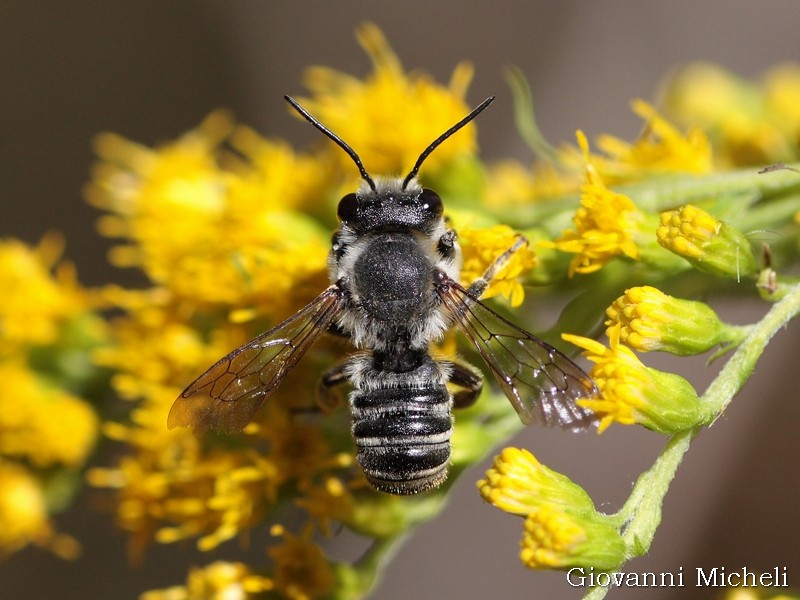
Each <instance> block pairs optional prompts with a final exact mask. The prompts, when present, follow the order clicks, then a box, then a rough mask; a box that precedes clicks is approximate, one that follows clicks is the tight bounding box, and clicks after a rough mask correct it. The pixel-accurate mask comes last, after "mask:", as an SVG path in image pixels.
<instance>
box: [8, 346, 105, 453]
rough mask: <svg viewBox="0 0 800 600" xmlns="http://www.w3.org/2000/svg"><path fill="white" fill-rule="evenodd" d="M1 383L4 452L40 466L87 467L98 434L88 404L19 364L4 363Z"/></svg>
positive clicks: (95, 418) (93, 415)
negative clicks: (86, 462) (86, 461)
mask: <svg viewBox="0 0 800 600" xmlns="http://www.w3.org/2000/svg"><path fill="white" fill-rule="evenodd" d="M0 381H2V382H3V393H2V394H0V454H2V455H5V456H15V457H24V458H26V459H28V460H30V461H31V463H33V464H34V465H36V466H40V467H48V466H52V465H54V464H62V465H67V466H70V467H79V466H81V465H83V463H84V461H85V460H86V458H87V456H88V454H89V451H90V450H91V449H92V448H93V447H94V442H95V439H96V437H97V433H98V422H97V417H96V416H95V414H94V411H92V409H91V408H90V407H89V405H88V404H86V403H85V402H84V401H83V400H81V399H80V398H77V397H75V396H72V395H71V394H69V393H67V392H65V391H64V390H62V389H60V388H57V387H54V386H53V385H52V384H49V383H48V382H46V381H45V380H43V379H41V378H39V377H38V376H37V375H36V374H35V373H34V372H32V371H30V370H29V369H28V368H27V367H24V366H23V365H20V364H18V363H16V362H12V361H9V362H0Z"/></svg>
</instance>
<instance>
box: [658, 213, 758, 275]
mask: <svg viewBox="0 0 800 600" xmlns="http://www.w3.org/2000/svg"><path fill="white" fill-rule="evenodd" d="M656 236H657V238H658V243H659V244H661V245H662V246H663V247H664V248H666V249H667V250H670V251H671V252H674V253H675V254H677V255H679V256H682V257H683V258H685V259H686V260H687V261H689V262H690V263H691V264H692V265H693V266H694V267H695V268H696V269H697V270H699V271H703V272H705V273H710V274H712V275H719V276H723V277H736V279H737V281H738V280H739V279H740V278H741V277H742V276H745V277H747V276H750V275H754V274H755V273H756V272H757V271H758V263H757V261H756V259H755V257H754V256H753V251H752V249H751V248H750V242H749V241H748V240H747V238H746V237H745V236H744V234H742V233H741V232H740V231H739V230H737V229H736V228H734V227H732V226H730V225H728V224H727V223H725V222H723V221H719V220H717V219H715V218H714V217H713V216H712V215H710V214H709V213H707V212H706V211H704V210H703V209H701V208H698V207H696V206H692V205H691V204H687V205H685V206H682V207H680V208H678V209H675V210H670V211H666V212H663V213H661V215H660V225H659V227H658V229H657V230H656Z"/></svg>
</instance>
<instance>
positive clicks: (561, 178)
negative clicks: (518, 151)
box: [483, 160, 579, 209]
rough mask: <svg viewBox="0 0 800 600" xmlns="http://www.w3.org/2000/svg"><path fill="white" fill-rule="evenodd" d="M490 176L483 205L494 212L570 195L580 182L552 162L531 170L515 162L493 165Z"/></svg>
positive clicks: (535, 166)
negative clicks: (502, 208) (504, 207)
mask: <svg viewBox="0 0 800 600" xmlns="http://www.w3.org/2000/svg"><path fill="white" fill-rule="evenodd" d="M486 177H487V182H486V191H485V197H484V199H483V203H484V204H485V205H486V206H487V207H489V208H493V209H496V208H497V207H501V206H507V207H509V208H511V207H513V206H515V205H519V204H525V203H528V202H536V201H539V200H548V199H552V198H558V197H560V196H566V195H567V194H570V193H572V192H574V191H576V190H577V189H578V183H579V182H578V179H577V178H576V177H574V176H573V175H572V174H564V173H563V172H561V171H559V170H558V169H557V168H556V167H555V166H553V165H552V164H551V163H545V162H537V163H535V164H534V165H533V167H532V168H527V167H525V166H524V165H522V164H520V163H519V162H517V161H515V160H505V161H502V162H498V163H496V164H493V165H490V167H489V169H488V172H487V175H486Z"/></svg>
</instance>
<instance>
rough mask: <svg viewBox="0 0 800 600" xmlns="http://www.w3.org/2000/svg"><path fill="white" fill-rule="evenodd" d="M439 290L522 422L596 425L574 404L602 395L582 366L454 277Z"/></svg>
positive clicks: (573, 427)
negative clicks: (484, 300) (467, 288)
mask: <svg viewBox="0 0 800 600" xmlns="http://www.w3.org/2000/svg"><path fill="white" fill-rule="evenodd" d="M437 291H438V294H439V297H440V298H441V300H442V303H443V304H444V306H445V307H446V308H447V309H448V311H449V312H450V314H451V315H452V316H453V319H454V320H455V322H456V323H457V324H458V325H459V326H460V327H461V330H462V331H463V332H464V334H465V335H466V336H467V338H469V340H470V341H471V342H472V343H473V344H474V345H475V348H477V350H478V352H479V353H480V354H481V356H482V357H483V359H484V360H485V361H486V364H487V365H488V367H489V369H490V370H491V371H492V373H493V374H494V376H495V378H496V379H497V381H498V382H499V383H500V387H501V388H502V389H503V392H504V393H505V395H506V396H507V397H508V399H509V400H510V401H511V404H512V405H513V406H514V408H515V409H516V411H517V414H519V417H520V419H521V420H522V422H523V423H525V424H526V425H530V424H531V423H539V424H542V425H547V426H552V425H560V426H561V427H563V428H565V429H571V430H573V431H579V430H583V429H586V428H587V427H589V426H590V425H592V423H594V421H595V417H594V416H593V414H592V413H591V411H589V410H587V409H585V408H582V407H580V406H578V405H577V404H576V403H575V401H576V400H577V399H578V398H586V397H591V396H595V395H597V393H598V392H597V387H596V386H595V384H594V382H593V381H592V379H591V378H590V377H589V376H588V375H587V374H586V373H584V372H583V370H581V368H580V367H579V366H578V365H576V364H575V363H574V362H572V361H571V360H570V359H569V358H567V357H566V356H564V355H563V354H562V353H561V352H559V351H558V350H556V349H555V348H553V347H552V346H551V345H550V344H548V343H546V342H544V341H542V340H540V339H539V338H537V337H536V336H534V335H532V334H530V333H528V332H527V331H525V330H523V329H520V328H519V327H517V326H516V325H514V324H512V323H510V322H509V321H508V320H506V319H504V318H503V317H502V316H500V315H499V314H497V313H496V312H494V311H493V310H492V309H490V308H489V307H488V306H486V305H485V304H483V303H481V302H480V301H479V300H477V299H476V298H473V297H472V296H470V295H469V294H468V293H467V290H465V289H464V288H463V287H461V286H460V285H459V284H458V283H456V282H455V281H452V280H450V279H447V280H446V281H445V282H444V283H443V284H441V285H439V286H437Z"/></svg>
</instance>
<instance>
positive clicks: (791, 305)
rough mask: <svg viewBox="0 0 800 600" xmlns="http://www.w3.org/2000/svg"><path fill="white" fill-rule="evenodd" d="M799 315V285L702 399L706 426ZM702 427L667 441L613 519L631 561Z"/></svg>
mask: <svg viewBox="0 0 800 600" xmlns="http://www.w3.org/2000/svg"><path fill="white" fill-rule="evenodd" d="M798 313H800V285H798V286H795V287H794V288H793V289H792V290H791V292H790V293H788V294H787V295H786V297H784V299H783V300H781V301H780V302H778V303H777V304H775V305H774V306H773V307H772V309H771V310H770V311H769V312H768V313H767V314H766V315H765V316H764V318H763V319H761V321H759V322H758V323H757V324H755V325H754V326H753V328H752V330H751V331H750V333H749V334H748V336H747V337H746V338H745V340H744V341H743V342H742V344H741V345H740V346H739V348H738V349H737V350H736V352H735V353H734V355H733V356H732V357H731V358H730V360H729V361H728V362H727V363H726V364H725V366H724V367H723V368H722V370H721V371H720V373H719V375H717V377H716V378H715V379H714V381H713V382H712V383H711V385H710V386H709V387H708V389H707V390H706V392H705V394H703V397H702V401H703V405H704V408H705V414H706V416H707V418H706V422H712V421H713V420H714V419H715V418H717V417H718V416H719V415H721V414H722V412H723V411H724V410H725V408H726V407H727V406H728V404H730V402H731V400H732V399H733V397H734V396H735V395H736V394H737V393H738V392H739V390H740V389H742V386H743V385H744V384H745V382H746V381H747V379H748V378H749V377H750V375H751V373H752V372H753V369H754V368H755V365H756V363H757V362H758V359H759V358H760V357H761V355H762V354H763V352H764V349H765V348H766V346H767V343H768V342H769V340H770V339H771V338H772V336H774V335H775V333H777V332H778V330H780V329H781V328H782V327H784V326H785V325H786V324H787V323H788V322H789V321H790V320H791V319H792V318H793V317H794V316H796V315H797V314H798ZM701 427H702V425H701V426H698V427H696V428H694V429H692V430H690V431H685V432H683V433H679V434H677V435H675V436H673V437H672V438H670V440H669V442H667V445H666V447H665V448H664V450H663V451H662V452H661V455H660V456H659V457H658V459H657V460H656V462H655V463H654V464H653V466H652V467H650V468H649V469H648V470H647V471H645V472H644V473H642V474H641V475H640V476H639V479H638V480H637V481H636V483H635V484H634V486H633V490H632V491H631V495H630V496H629V498H628V500H627V501H626V502H625V505H624V506H623V507H622V509H621V510H620V511H619V512H618V513H617V514H616V515H615V518H616V519H617V521H618V523H619V524H620V525H622V526H624V527H625V531H624V533H623V540H624V541H625V543H626V545H627V547H628V548H629V551H630V558H633V557H635V556H641V555H642V554H644V553H645V552H647V550H648V549H649V548H650V544H651V543H652V541H653V537H654V536H655V532H656V529H657V528H658V525H659V524H660V523H661V507H662V504H663V502H664V497H665V496H666V493H667V490H668V489H669V485H670V483H671V482H672V479H673V478H674V476H675V472H676V471H677V469H678V466H679V465H680V463H681V460H683V456H684V455H685V454H686V452H687V451H688V450H689V446H690V445H691V442H692V439H693V438H694V436H695V435H696V434H697V433H698V432H699V431H700V429H701ZM608 590H609V588H607V587H596V588H592V589H591V590H589V591H588V592H587V593H586V595H585V596H584V598H585V599H586V600H598V599H599V598H604V597H605V595H606V594H607V593H608Z"/></svg>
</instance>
